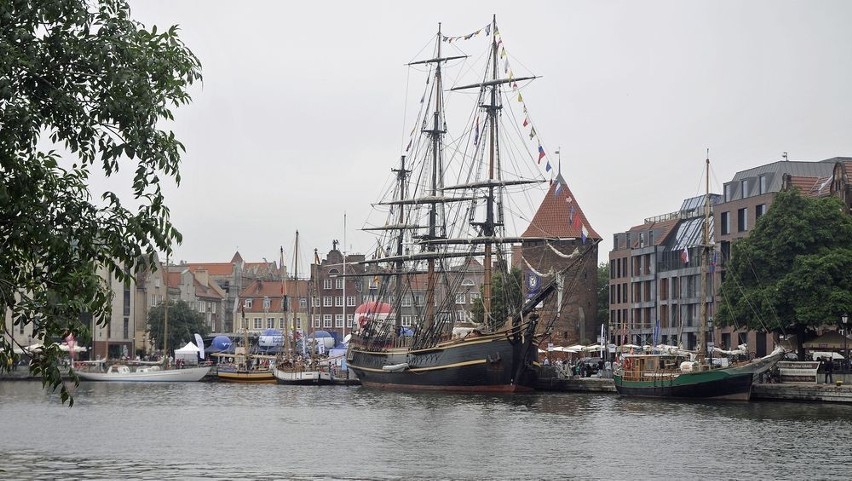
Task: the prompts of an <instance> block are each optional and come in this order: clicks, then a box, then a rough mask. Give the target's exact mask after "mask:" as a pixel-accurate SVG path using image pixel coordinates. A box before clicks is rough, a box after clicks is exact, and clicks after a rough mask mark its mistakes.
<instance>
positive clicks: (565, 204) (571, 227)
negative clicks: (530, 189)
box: [521, 173, 601, 240]
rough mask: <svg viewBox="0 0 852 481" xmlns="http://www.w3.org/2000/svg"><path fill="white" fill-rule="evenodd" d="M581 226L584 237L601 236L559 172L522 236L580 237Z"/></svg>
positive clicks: (594, 237) (593, 237)
mask: <svg viewBox="0 0 852 481" xmlns="http://www.w3.org/2000/svg"><path fill="white" fill-rule="evenodd" d="M583 227H585V229H586V238H587V239H593V240H600V239H601V236H600V235H598V233H597V232H596V231H595V230H594V229H593V228H592V226H591V224H589V220H588V219H586V214H585V213H584V212H583V209H582V208H580V204H579V202H577V199H575V198H574V194H573V193H572V192H571V189H570V188H568V184H566V183H565V179H563V178H562V174H561V173H560V174H557V176H556V179H555V180H554V181H553V184H552V185H551V186H550V189H549V190H548V191H547V195H545V196H544V199H543V200H542V201H541V205H539V207H538V210H537V211H536V213H535V215H534V216H533V219H532V222H530V225H529V227H527V230H526V231H524V233H523V234H522V235H521V237H560V238H580V237H582V235H583Z"/></svg>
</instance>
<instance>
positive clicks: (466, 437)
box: [0, 382, 852, 480]
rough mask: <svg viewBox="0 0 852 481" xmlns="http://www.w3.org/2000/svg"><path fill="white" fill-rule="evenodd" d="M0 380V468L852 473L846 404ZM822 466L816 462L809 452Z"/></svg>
mask: <svg viewBox="0 0 852 481" xmlns="http://www.w3.org/2000/svg"><path fill="white" fill-rule="evenodd" d="M75 397H76V404H75V407H74V408H71V409H68V408H67V407H62V406H61V404H60V402H59V398H58V396H57V395H55V394H46V393H44V391H42V390H41V385H40V384H39V383H31V382H0V420H2V423H3V430H4V433H18V435H17V436H9V435H4V436H3V437H2V440H0V473H3V477H4V478H6V479H14V478H33V477H42V478H54V477H60V478H82V477H85V478H101V479H117V478H134V479H201V478H204V479H234V478H244V479H245V478H251V479H264V478H268V479H463V480H464V479H469V480H474V479H475V480H480V479H567V478H584V479H626V478H636V479H672V478H676V479H686V478H707V477H711V476H712V477H713V478H714V479H743V478H757V479H803V478H806V477H807V478H813V479H848V475H849V472H850V471H849V468H848V466H849V464H850V463H852V457H850V454H849V450H848V448H846V449H843V448H841V446H845V444H846V443H847V440H848V438H849V432H850V431H852V406H843V405H829V404H795V403H759V402H754V403H709V402H669V401H658V400H642V399H625V398H620V397H618V396H615V395H609V394H605V395H602V394H567V393H534V394H529V395H516V396H503V395H457V394H452V395H447V394H411V393H390V392H380V391H370V390H367V389H363V388H352V387H330V388H328V387H315V386H289V387H285V386H276V385H253V386H248V385H247V386H241V385H234V384H224V383H223V384H218V383H211V384H206V383H176V384H159V383H156V384H120V383H107V384H98V383H83V384H81V385H80V386H79V388H78V389H77V390H76V391H75ZM815 460H820V462H814V461H815Z"/></svg>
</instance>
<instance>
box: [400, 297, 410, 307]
mask: <svg viewBox="0 0 852 481" xmlns="http://www.w3.org/2000/svg"><path fill="white" fill-rule="evenodd" d="M402 307H411V296H402Z"/></svg>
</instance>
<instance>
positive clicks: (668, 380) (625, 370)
mask: <svg viewBox="0 0 852 481" xmlns="http://www.w3.org/2000/svg"><path fill="white" fill-rule="evenodd" d="M709 178H710V159H709V157H708V158H707V161H706V195H705V199H704V222H703V231H702V238H701V239H702V240H701V264H700V265H701V270H700V275H699V279H700V289H699V293H700V298H701V302H700V304H699V308H700V309H699V311H700V312H699V320H700V324H699V331H698V352H697V353H691V352H687V351H683V350H679V349H666V350H658V352H652V353H644V352H643V353H639V354H625V355H624V356H623V357H622V360H621V362H620V363H618V364H617V365H616V368H615V369H614V370H613V380H614V382H615V388H616V391H618V393H619V394H620V395H622V396H636V397H656V398H688V399H729V400H741V401H748V400H749V399H750V397H751V387H752V383H753V382H754V380H755V379H757V376H758V375H760V373H762V372H764V371H766V370H768V369H770V368H771V367H772V366H773V365H774V364H775V363H776V362H778V361H779V360H781V358H783V357H784V354H785V350H784V349H783V348H781V347H776V348H775V350H774V351H773V352H772V353H770V354H769V355H767V356H764V357H762V358H759V359H755V360H753V361H752V362H748V363H740V364H733V365H729V366H726V367H722V366H719V365H717V364H715V363H713V362H710V361H709V360H708V358H707V351H706V347H707V342H706V335H707V324H708V323H707V320H708V314H707V271H708V269H707V268H708V258H709V254H708V253H709V250H710V249H711V244H710V235H709V229H710V212H711V209H710V180H709Z"/></svg>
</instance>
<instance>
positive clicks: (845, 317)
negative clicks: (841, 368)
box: [840, 314, 849, 370]
mask: <svg viewBox="0 0 852 481" xmlns="http://www.w3.org/2000/svg"><path fill="white" fill-rule="evenodd" d="M840 320H841V321H842V322H843V352H844V353H845V354H846V359H845V362H844V364H846V370H849V347H848V346H847V344H846V339H847V336H848V335H849V333H848V331H847V326H848V323H849V314H843V315H842V316H840Z"/></svg>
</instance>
